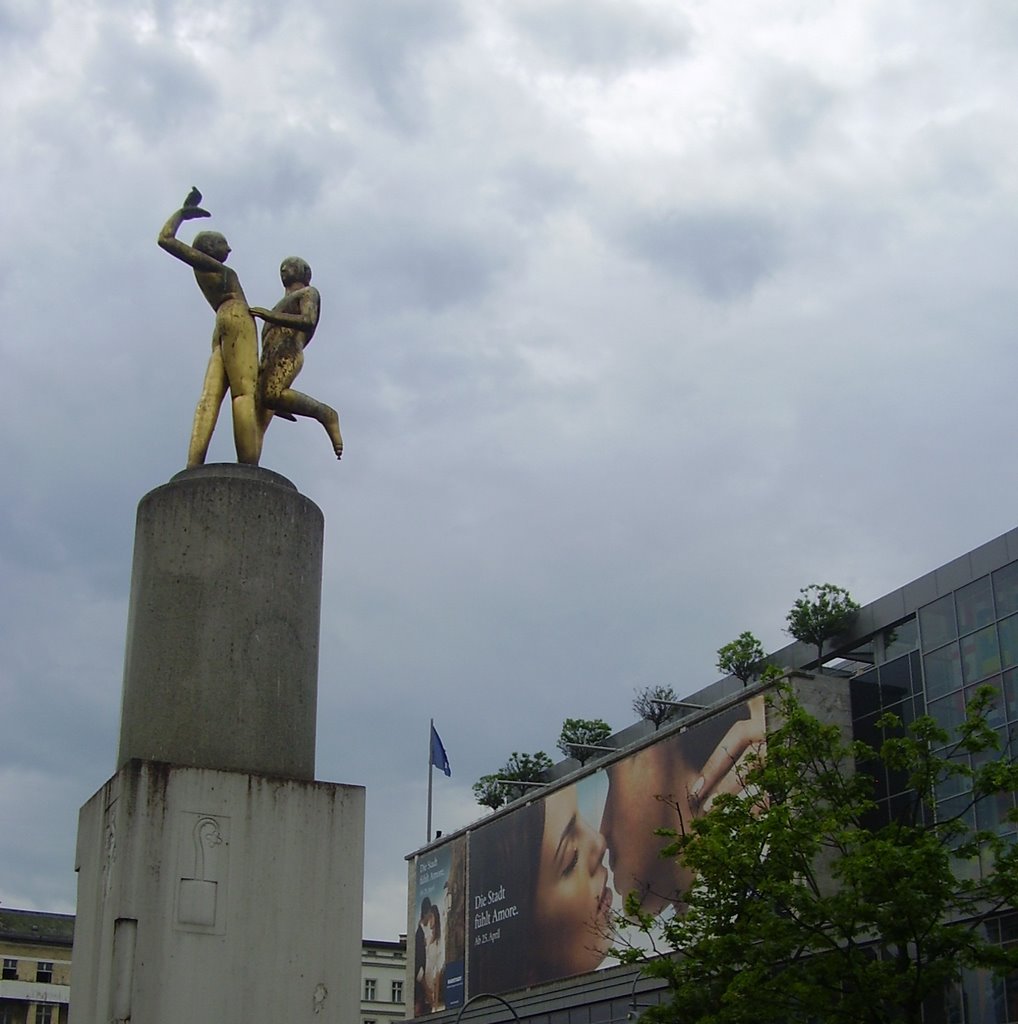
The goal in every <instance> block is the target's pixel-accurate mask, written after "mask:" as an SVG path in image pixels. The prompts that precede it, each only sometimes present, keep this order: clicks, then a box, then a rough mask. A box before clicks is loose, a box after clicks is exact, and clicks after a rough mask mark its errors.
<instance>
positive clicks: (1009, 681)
mask: <svg viewBox="0 0 1018 1024" xmlns="http://www.w3.org/2000/svg"><path fill="white" fill-rule="evenodd" d="M1001 678H1002V679H1003V690H1004V707H1005V709H1006V711H1007V720H1008V721H1009V722H1014V721H1018V669H1011V671H1010V672H1005V673H1004V675H1003V676H1002V677H1001Z"/></svg>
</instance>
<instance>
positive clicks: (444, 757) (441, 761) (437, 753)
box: [431, 726, 452, 776]
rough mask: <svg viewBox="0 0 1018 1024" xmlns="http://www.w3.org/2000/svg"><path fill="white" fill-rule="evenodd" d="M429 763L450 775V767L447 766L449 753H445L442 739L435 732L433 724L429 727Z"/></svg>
mask: <svg viewBox="0 0 1018 1024" xmlns="http://www.w3.org/2000/svg"><path fill="white" fill-rule="evenodd" d="M431 763H432V764H433V765H434V766H435V767H436V768H440V769H441V770H442V771H443V772H445V774H446V775H448V776H451V775H452V769H451V768H450V767H449V755H448V754H446V752H445V747H443V746H442V740H441V739H440V738H439V735H438V733H437V732H435V727H434V726H432V727H431Z"/></svg>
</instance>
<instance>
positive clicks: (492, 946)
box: [415, 696, 766, 1012]
mask: <svg viewBox="0 0 1018 1024" xmlns="http://www.w3.org/2000/svg"><path fill="white" fill-rule="evenodd" d="M765 737H766V728H765V722H764V699H763V697H762V696H755V697H751V698H749V699H748V700H745V701H743V702H741V703H739V704H736V705H734V706H731V707H729V708H727V709H725V710H724V711H721V712H719V713H717V714H715V715H712V716H710V717H707V718H704V719H701V720H700V721H698V722H696V723H695V724H693V725H690V726H689V727H688V728H686V729H683V730H681V731H672V732H669V733H667V734H666V735H665V736H663V737H662V738H661V739H659V740H657V741H655V742H651V743H648V744H647V745H645V746H642V747H640V748H639V749H637V750H635V751H633V752H632V753H630V754H627V755H626V756H624V757H622V758H619V759H618V760H616V761H613V762H611V763H610V764H608V765H607V766H606V767H601V768H596V769H594V770H592V771H591V772H590V773H589V774H587V775H585V776H582V777H581V778H579V779H578V780H577V781H575V782H573V783H570V784H568V785H565V786H560V787H557V788H553V789H549V791H548V792H547V794H546V795H543V796H540V797H537V798H535V799H533V800H531V801H529V802H528V803H526V804H523V805H522V806H520V807H517V808H514V809H513V810H512V811H510V812H509V813H507V814H502V815H498V816H495V817H494V818H492V819H491V820H490V821H481V822H479V823H478V824H477V825H476V826H474V827H473V828H472V829H471V830H469V832H468V833H467V837H466V838H467V841H468V855H467V859H468V871H467V886H466V907H465V909H466V967H467V975H466V976H467V992H466V994H467V996H470V995H473V994H476V993H479V992H495V993H500V992H507V991H512V990H514V989H519V988H524V987H526V986H528V985H534V984H538V983H540V982H544V981H551V980H553V979H556V978H564V977H569V976H572V975H577V974H585V973H587V972H589V971H594V970H597V969H598V968H600V967H604V966H608V965H609V964H611V963H614V962H615V961H614V960H612V959H611V958H610V957H609V950H610V949H611V948H612V947H613V946H619V945H625V944H626V943H627V942H632V941H639V938H640V936H639V935H638V934H637V933H635V932H633V931H631V930H628V929H624V930H623V931H622V932H619V930H618V929H617V924H618V914H619V913H620V912H622V911H623V909H624V901H625V897H626V895H627V894H629V893H636V894H637V898H638V899H639V900H640V905H641V909H642V910H643V912H645V913H648V914H651V915H652V916H655V917H658V918H659V919H660V920H665V919H667V917H669V916H671V915H674V914H676V913H681V912H682V909H683V906H682V894H683V892H684V891H685V890H686V889H687V888H688V886H689V883H690V877H689V874H688V872H687V871H686V870H685V868H684V867H683V865H682V864H681V863H678V862H676V861H675V860H674V859H669V858H663V857H661V856H660V851H661V848H662V846H663V844H664V843H665V840H664V839H662V837H661V836H659V835H657V834H656V830H657V829H661V828H669V829H681V828H682V827H683V825H684V824H686V823H688V822H689V821H691V820H692V819H694V818H696V817H697V816H699V815H701V814H703V813H704V812H705V811H706V810H708V809H709V808H710V805H711V803H712V801H713V799H714V798H715V797H716V796H717V795H718V794H720V793H737V792H739V791H740V790H741V788H742V781H741V780H742V772H741V771H740V770H739V768H740V764H741V762H742V759H743V758H744V757H745V756H746V755H747V753H749V752H750V751H752V750H760V749H762V746H763V743H764V741H765ZM459 841H462V837H459V839H458V840H457V842H459ZM450 845H452V844H450ZM445 849H446V847H440V848H439V849H438V851H434V850H432V851H427V852H425V853H422V854H420V855H419V856H418V858H417V864H418V872H417V873H418V876H420V873H421V868H420V865H421V863H422V862H425V861H427V860H428V859H429V858H433V857H435V856H436V853H442V852H444V850H445ZM421 900H422V897H421V893H420V891H418V893H417V899H416V904H415V906H416V905H419V904H420V903H421ZM425 1012H427V1011H425Z"/></svg>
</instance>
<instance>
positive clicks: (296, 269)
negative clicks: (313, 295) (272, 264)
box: [279, 256, 311, 288]
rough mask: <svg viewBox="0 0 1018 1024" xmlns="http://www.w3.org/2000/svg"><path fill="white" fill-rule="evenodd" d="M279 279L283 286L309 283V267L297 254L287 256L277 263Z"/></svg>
mask: <svg viewBox="0 0 1018 1024" xmlns="http://www.w3.org/2000/svg"><path fill="white" fill-rule="evenodd" d="M279 279H280V280H281V281H282V282H283V287H284V288H288V287H289V286H290V285H291V284H302V285H305V286H306V285H309V284H311V267H310V266H309V265H308V262H307V260H302V259H301V258H300V257H299V256H287V257H286V259H285V260H283V262H282V263H280V265H279Z"/></svg>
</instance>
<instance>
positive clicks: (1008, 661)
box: [997, 615, 1018, 668]
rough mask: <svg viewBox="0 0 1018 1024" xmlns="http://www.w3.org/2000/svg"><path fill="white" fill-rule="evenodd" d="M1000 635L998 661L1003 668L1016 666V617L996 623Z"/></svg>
mask: <svg viewBox="0 0 1018 1024" xmlns="http://www.w3.org/2000/svg"><path fill="white" fill-rule="evenodd" d="M997 630H998V632H999V633H1000V660H1001V664H1002V665H1003V667H1004V668H1011V667H1012V666H1014V665H1018V615H1012V616H1011V617H1010V618H1009V619H1002V620H1001V621H1000V622H998V623H997Z"/></svg>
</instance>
